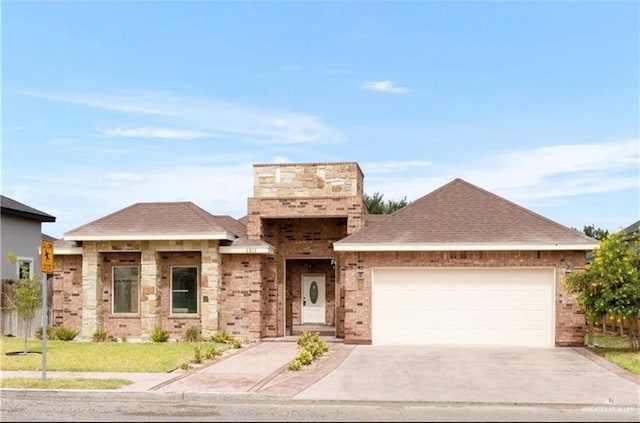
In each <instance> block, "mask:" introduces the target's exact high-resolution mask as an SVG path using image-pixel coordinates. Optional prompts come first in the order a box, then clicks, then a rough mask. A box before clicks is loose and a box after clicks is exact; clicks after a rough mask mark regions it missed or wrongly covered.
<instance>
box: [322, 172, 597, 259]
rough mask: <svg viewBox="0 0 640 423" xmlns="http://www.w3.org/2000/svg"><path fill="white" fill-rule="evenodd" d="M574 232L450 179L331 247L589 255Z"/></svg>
mask: <svg viewBox="0 0 640 423" xmlns="http://www.w3.org/2000/svg"><path fill="white" fill-rule="evenodd" d="M597 246H598V242H597V241H596V240H594V239H592V238H589V237H587V236H585V235H583V234H582V233H579V232H578V231H576V230H573V229H570V228H567V227H566V226H562V225H560V224H559V223H556V222H554V221H552V220H549V219H547V218H545V217H543V216H540V215H539V214H536V213H534V212H532V211H531V210H528V209H526V208H523V207H521V206H519V205H517V204H514V203H512V202H510V201H508V200H506V199H504V198H502V197H499V196H497V195H495V194H493V193H491V192H488V191H485V190H484V189H482V188H479V187H477V186H475V185H472V184H470V183H469V182H466V181H464V180H462V179H455V180H453V181H451V182H449V183H448V184H446V185H444V186H442V187H440V188H438V189H436V190H435V191H433V192H431V193H430V194H427V195H425V196H424V197H422V198H420V199H418V200H415V201H414V202H412V203H410V204H409V205H407V206H405V207H403V208H402V209H400V210H398V211H396V212H395V213H393V214H390V215H387V216H386V217H385V218H384V219H381V220H379V221H377V222H375V223H373V222H372V224H370V225H366V226H365V227H364V228H363V229H362V230H360V231H359V232H356V233H355V234H353V235H350V236H348V237H346V238H344V239H342V240H340V241H338V242H335V243H334V249H335V250H336V251H465V250H469V251H473V250H476V251H477V250H592V249H594V248H597Z"/></svg>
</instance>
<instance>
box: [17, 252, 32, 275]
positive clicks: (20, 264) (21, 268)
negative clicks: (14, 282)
mask: <svg viewBox="0 0 640 423" xmlns="http://www.w3.org/2000/svg"><path fill="white" fill-rule="evenodd" d="M16 273H17V275H18V279H20V280H22V279H31V277H32V275H33V259H32V258H31V257H17V261H16Z"/></svg>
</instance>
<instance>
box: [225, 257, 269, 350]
mask: <svg viewBox="0 0 640 423" xmlns="http://www.w3.org/2000/svg"><path fill="white" fill-rule="evenodd" d="M264 267H265V258H264V257H263V256H259V255H249V254H229V255H225V256H223V271H222V281H221V284H220V297H219V301H220V312H219V322H220V330H221V331H222V330H226V331H227V332H228V333H230V334H232V335H233V336H236V337H238V338H242V339H250V340H257V339H260V337H261V335H262V311H263V310H262V309H263V300H262V296H263V295H264V294H263V285H264V273H263V270H264Z"/></svg>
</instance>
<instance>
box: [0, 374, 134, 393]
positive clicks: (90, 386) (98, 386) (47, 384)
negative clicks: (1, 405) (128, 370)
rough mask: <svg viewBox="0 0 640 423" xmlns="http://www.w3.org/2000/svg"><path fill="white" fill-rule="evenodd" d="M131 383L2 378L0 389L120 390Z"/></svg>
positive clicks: (76, 379) (102, 380) (116, 380)
mask: <svg viewBox="0 0 640 423" xmlns="http://www.w3.org/2000/svg"><path fill="white" fill-rule="evenodd" d="M130 384H131V381H130V380H126V379H91V378H87V379H82V378H55V379H47V380H42V379H35V378H18V377H12V378H3V379H0V388H3V389H4V388H13V389H84V390H102V389H120V388H122V387H123V386H127V385H130Z"/></svg>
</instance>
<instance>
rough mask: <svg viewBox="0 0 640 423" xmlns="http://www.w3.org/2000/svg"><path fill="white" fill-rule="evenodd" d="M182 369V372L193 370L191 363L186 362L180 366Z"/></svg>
mask: <svg viewBox="0 0 640 423" xmlns="http://www.w3.org/2000/svg"><path fill="white" fill-rule="evenodd" d="M180 368H181V369H182V370H189V369H190V368H191V363H189V362H188V361H185V362H184V363H182V364H181V365H180Z"/></svg>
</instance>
